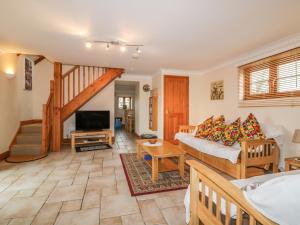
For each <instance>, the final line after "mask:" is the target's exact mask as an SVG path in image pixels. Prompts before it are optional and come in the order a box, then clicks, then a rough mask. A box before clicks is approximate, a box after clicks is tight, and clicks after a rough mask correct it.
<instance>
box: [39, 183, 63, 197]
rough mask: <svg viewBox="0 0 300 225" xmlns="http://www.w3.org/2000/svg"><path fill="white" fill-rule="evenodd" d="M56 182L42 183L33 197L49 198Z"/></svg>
mask: <svg viewBox="0 0 300 225" xmlns="http://www.w3.org/2000/svg"><path fill="white" fill-rule="evenodd" d="M57 182H58V181H47V182H44V183H42V184H41V185H40V186H39V188H38V189H37V191H36V192H35V193H34V194H33V196H36V197H39V196H49V195H50V193H51V192H52V191H53V190H54V188H55V186H56V185H57Z"/></svg>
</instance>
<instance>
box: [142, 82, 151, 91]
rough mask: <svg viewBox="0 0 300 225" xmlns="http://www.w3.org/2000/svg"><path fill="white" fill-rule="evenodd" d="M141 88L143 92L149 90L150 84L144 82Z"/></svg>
mask: <svg viewBox="0 0 300 225" xmlns="http://www.w3.org/2000/svg"><path fill="white" fill-rule="evenodd" d="M143 90H144V92H148V91H150V85H149V84H145V85H144V86H143Z"/></svg>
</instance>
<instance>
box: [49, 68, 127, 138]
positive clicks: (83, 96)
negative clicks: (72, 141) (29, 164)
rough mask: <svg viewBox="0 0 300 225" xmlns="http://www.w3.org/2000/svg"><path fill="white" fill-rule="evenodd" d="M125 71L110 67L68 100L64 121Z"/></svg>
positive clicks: (64, 109) (63, 116)
mask: <svg viewBox="0 0 300 225" xmlns="http://www.w3.org/2000/svg"><path fill="white" fill-rule="evenodd" d="M123 72H124V70H123V69H115V68H110V69H107V70H106V73H105V74H103V76H101V77H100V78H99V79H98V80H96V81H95V82H94V83H92V84H91V85H90V86H89V87H87V88H86V89H85V90H83V91H82V92H81V93H80V94H78V95H77V96H76V97H75V98H74V99H72V100H71V101H70V102H68V103H67V104H66V105H65V106H64V107H63V109H62V121H64V120H66V119H67V118H68V117H69V116H71V115H72V114H73V113H74V112H75V111H76V110H77V109H79V108H80V107H81V106H83V105H84V104H85V103H86V102H88V101H89V100H90V99H91V98H92V97H94V96H95V95H96V94H97V93H99V92H100V91H101V90H102V89H103V88H105V87H106V86H107V85H108V84H110V83H111V82H112V81H113V80H115V79H116V78H117V77H119V76H120V74H122V73H123ZM54 135H55V134H54Z"/></svg>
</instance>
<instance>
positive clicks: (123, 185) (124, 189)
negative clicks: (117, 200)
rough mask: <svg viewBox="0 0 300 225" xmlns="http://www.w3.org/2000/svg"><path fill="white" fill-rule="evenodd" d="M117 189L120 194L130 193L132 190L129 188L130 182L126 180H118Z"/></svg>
mask: <svg viewBox="0 0 300 225" xmlns="http://www.w3.org/2000/svg"><path fill="white" fill-rule="evenodd" d="M117 190H118V194H126V195H130V190H129V187H128V183H127V181H126V180H122V181H118V182H117Z"/></svg>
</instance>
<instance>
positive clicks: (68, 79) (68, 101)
mask: <svg viewBox="0 0 300 225" xmlns="http://www.w3.org/2000/svg"><path fill="white" fill-rule="evenodd" d="M70 94H71V93H70V74H68V102H69V101H70Z"/></svg>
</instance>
